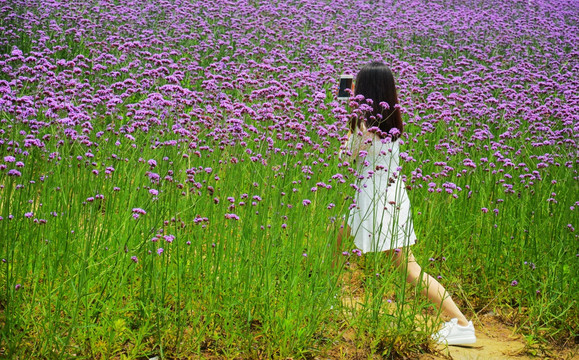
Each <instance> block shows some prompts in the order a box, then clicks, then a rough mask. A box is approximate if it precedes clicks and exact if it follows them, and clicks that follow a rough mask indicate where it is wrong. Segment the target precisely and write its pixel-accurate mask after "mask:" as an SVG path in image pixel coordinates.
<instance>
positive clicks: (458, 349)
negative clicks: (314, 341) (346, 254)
mask: <svg viewBox="0 0 579 360" xmlns="http://www.w3.org/2000/svg"><path fill="white" fill-rule="evenodd" d="M343 301H344V302H345V303H344V305H345V306H350V307H352V306H354V307H359V306H361V304H362V302H361V298H359V297H352V298H345V299H343ZM473 322H474V325H475V328H476V337H477V342H476V343H475V344H473V345H464V346H444V345H440V346H438V347H437V348H436V350H438V354H424V355H418V356H416V357H409V359H418V360H442V359H445V360H449V359H454V360H507V359H508V360H527V359H562V360H575V359H577V360H579V346H575V347H574V348H567V349H564V350H560V349H556V348H551V349H542V350H538V349H537V350H535V354H534V355H533V354H532V351H530V350H529V349H528V348H526V342H525V339H524V337H523V336H522V335H519V334H516V333H515V331H514V329H513V328H511V327H509V326H507V325H505V324H503V323H501V322H500V321H499V317H498V316H497V315H496V314H494V313H492V312H488V313H486V314H484V315H479V316H478V320H477V319H475V320H474V321H473ZM342 340H344V343H342V344H340V345H338V348H339V350H337V349H336V351H331V352H330V353H329V354H326V356H324V357H322V358H319V359H318V360H322V359H323V360H326V359H332V360H333V359H344V360H349V359H355V360H362V359H377V357H375V356H374V357H372V356H370V357H368V354H364V351H360V350H359V349H358V350H357V349H356V348H355V346H352V345H353V342H355V340H354V338H353V335H352V334H351V333H345V334H344V335H343V339H342Z"/></svg>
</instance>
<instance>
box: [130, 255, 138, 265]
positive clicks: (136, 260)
mask: <svg viewBox="0 0 579 360" xmlns="http://www.w3.org/2000/svg"><path fill="white" fill-rule="evenodd" d="M131 260H133V262H135V263H138V262H139V258H137V257H136V256H131Z"/></svg>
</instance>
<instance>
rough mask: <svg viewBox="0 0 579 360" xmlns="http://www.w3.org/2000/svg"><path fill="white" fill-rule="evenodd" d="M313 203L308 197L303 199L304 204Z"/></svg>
mask: <svg viewBox="0 0 579 360" xmlns="http://www.w3.org/2000/svg"><path fill="white" fill-rule="evenodd" d="M311 203H312V202H311V201H310V200H308V199H304V200H303V201H302V204H303V205H304V206H308V205H309V204H311Z"/></svg>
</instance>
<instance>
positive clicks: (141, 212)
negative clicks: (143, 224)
mask: <svg viewBox="0 0 579 360" xmlns="http://www.w3.org/2000/svg"><path fill="white" fill-rule="evenodd" d="M133 213H134V214H139V215H145V214H147V212H146V211H145V210H143V209H141V208H133Z"/></svg>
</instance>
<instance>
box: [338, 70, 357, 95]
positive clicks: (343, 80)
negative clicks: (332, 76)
mask: <svg viewBox="0 0 579 360" xmlns="http://www.w3.org/2000/svg"><path fill="white" fill-rule="evenodd" d="M353 83H354V77H353V76H352V75H345V74H342V75H340V88H339V89H338V99H340V100H347V99H349V98H350V94H349V93H348V92H347V91H346V89H350V90H352V91H353V90H354V88H353V86H352V84H353Z"/></svg>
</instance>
